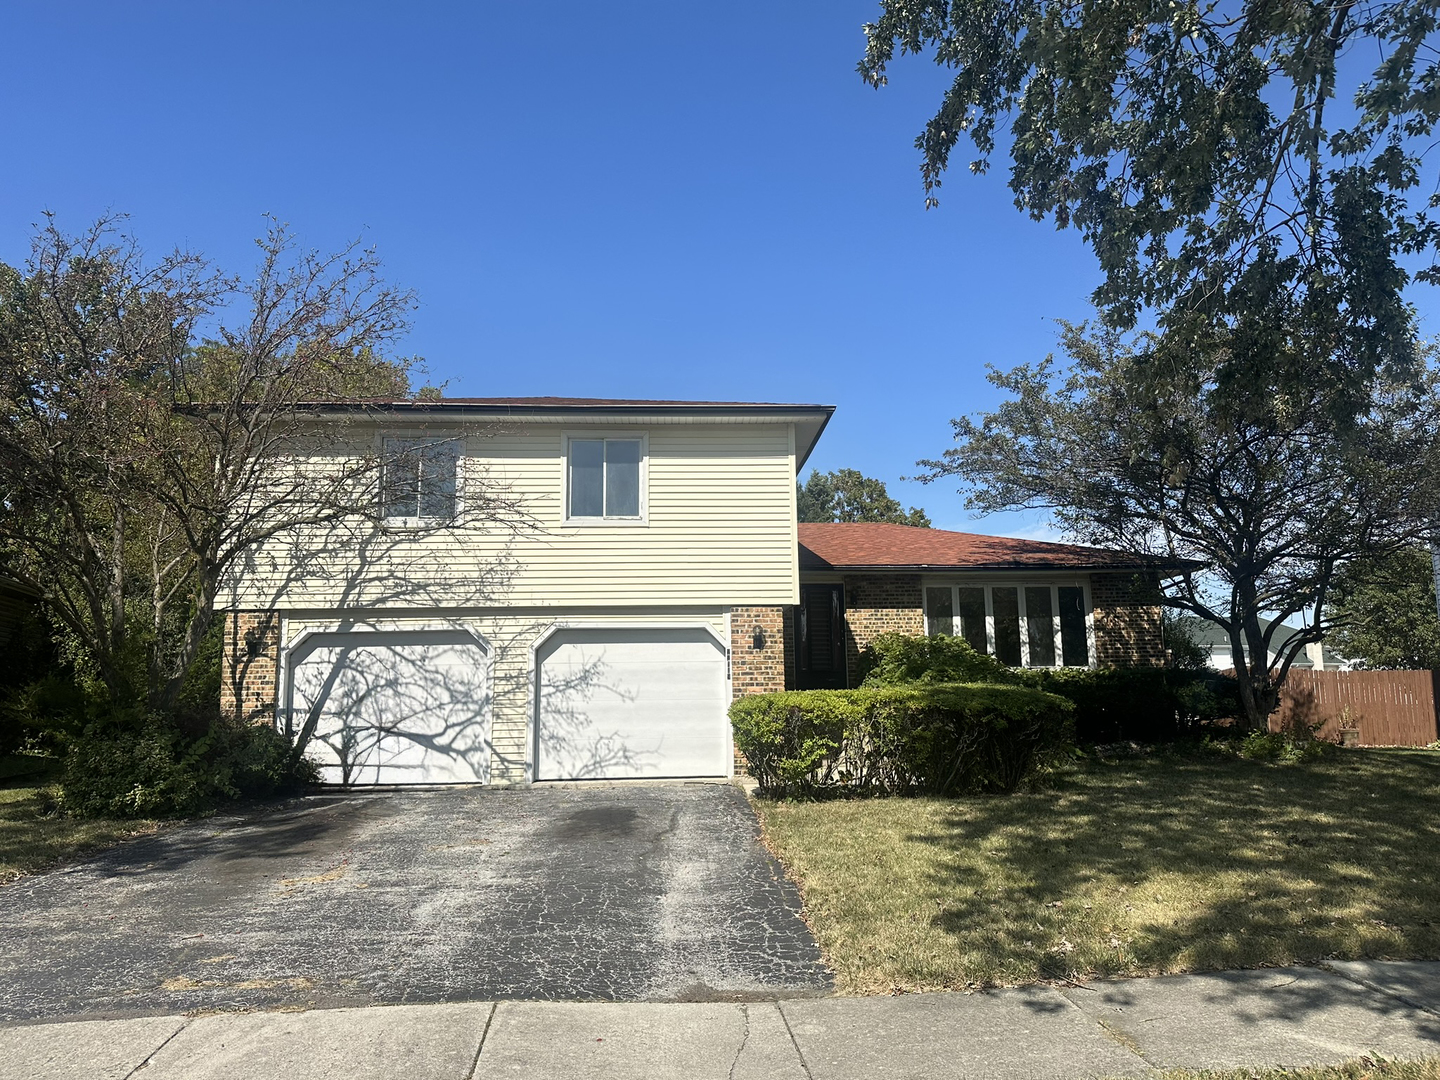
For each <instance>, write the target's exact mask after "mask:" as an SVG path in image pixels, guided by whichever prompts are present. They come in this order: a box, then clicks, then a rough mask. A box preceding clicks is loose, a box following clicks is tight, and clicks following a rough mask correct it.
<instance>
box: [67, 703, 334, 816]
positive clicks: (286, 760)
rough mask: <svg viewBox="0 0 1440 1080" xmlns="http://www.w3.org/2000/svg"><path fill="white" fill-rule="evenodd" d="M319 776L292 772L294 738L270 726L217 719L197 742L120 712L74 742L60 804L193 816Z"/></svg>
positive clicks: (111, 812) (155, 721) (97, 812)
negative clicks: (229, 801)
mask: <svg viewBox="0 0 1440 1080" xmlns="http://www.w3.org/2000/svg"><path fill="white" fill-rule="evenodd" d="M314 779H315V771H314V766H312V765H310V763H308V762H304V761H302V762H301V763H300V765H299V766H298V767H292V765H291V760H290V744H289V741H288V740H287V739H286V738H285V737H284V736H283V735H281V734H280V733H279V732H277V731H275V730H274V729H273V728H271V727H269V726H267V725H252V724H238V723H231V722H225V721H221V720H216V721H214V722H212V724H211V725H210V728H209V730H208V731H206V732H205V733H204V734H203V735H201V736H200V737H199V738H193V737H191V736H190V735H188V734H187V733H186V732H185V731H184V730H183V728H182V727H181V726H180V725H179V724H177V723H176V722H174V721H173V720H165V719H163V718H159V717H154V716H146V715H128V716H126V715H121V716H112V717H109V718H107V719H105V720H103V721H99V722H96V723H93V724H91V725H90V726H88V727H87V728H86V729H85V731H84V732H83V733H82V734H81V735H80V736H78V737H76V738H74V739H72V740H70V742H69V745H68V746H67V747H66V753H65V771H64V775H63V777H62V780H61V805H62V806H63V808H64V809H65V810H66V811H67V812H68V813H72V814H76V815H79V816H83V817H159V816H171V815H189V814H197V813H204V812H205V811H208V810H211V809H213V808H214V807H215V806H217V805H219V804H220V803H223V802H226V801H228V800H231V799H253V798H265V797H268V796H272V795H278V794H282V793H284V792H287V791H292V790H295V789H297V788H298V787H300V786H301V785H303V784H305V783H308V782H312V781H313V780H314Z"/></svg>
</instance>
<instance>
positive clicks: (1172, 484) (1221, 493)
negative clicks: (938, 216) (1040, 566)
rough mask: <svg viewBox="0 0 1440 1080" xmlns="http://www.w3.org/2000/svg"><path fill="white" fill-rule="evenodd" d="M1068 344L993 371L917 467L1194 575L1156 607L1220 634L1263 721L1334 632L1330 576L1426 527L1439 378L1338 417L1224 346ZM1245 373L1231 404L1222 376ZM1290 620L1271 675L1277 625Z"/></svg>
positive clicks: (996, 504)
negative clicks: (990, 391) (979, 406)
mask: <svg viewBox="0 0 1440 1080" xmlns="http://www.w3.org/2000/svg"><path fill="white" fill-rule="evenodd" d="M1063 344H1064V348H1065V351H1066V352H1067V353H1068V354H1069V363H1068V365H1066V366H1065V367H1064V368H1057V366H1056V365H1055V363H1054V361H1053V360H1052V359H1049V358H1047V359H1046V360H1044V361H1042V362H1041V363H1039V364H1032V365H1021V366H1019V367H1016V368H1014V369H1013V370H1011V371H1008V372H998V371H992V373H991V376H990V380H991V382H992V383H994V384H995V385H996V386H997V387H999V388H1000V389H1001V390H1003V391H1005V392H1006V393H1007V395H1008V400H1006V401H1004V402H1002V403H1001V405H1000V406H999V407H998V408H997V409H995V410H994V411H993V412H990V413H985V414H982V415H980V416H979V417H975V418H969V417H967V418H962V419H959V420H956V421H954V422H953V423H954V428H955V438H956V445H955V446H954V447H953V448H951V449H950V450H947V451H946V452H945V454H944V456H943V457H942V458H940V459H938V460H934V461H929V462H922V465H925V466H927V467H928V468H929V470H930V471H929V473H928V476H927V478H928V479H931V480H935V479H940V478H949V477H954V478H957V479H960V480H961V481H963V482H964V484H965V486H966V487H967V488H968V491H969V505H971V506H972V507H974V508H976V509H979V510H981V511H982V512H993V511H999V510H1015V509H1028V510H1045V511H1049V512H1050V513H1052V514H1053V515H1054V516H1055V518H1056V519H1057V520H1058V521H1059V523H1060V524H1061V525H1062V527H1063V528H1064V529H1065V531H1066V532H1067V533H1068V534H1070V535H1073V536H1075V537H1077V538H1079V539H1081V540H1082V541H1084V542H1087V543H1092V544H1097V545H1100V546H1103V547H1112V548H1120V549H1122V550H1126V551H1133V552H1141V553H1146V554H1151V555H1158V556H1165V557H1172V558H1184V559H1193V560H1198V561H1200V562H1201V563H1203V564H1205V565H1206V566H1207V567H1208V568H1209V569H1208V570H1207V571H1205V572H1202V573H1190V574H1185V575H1181V576H1178V577H1177V579H1176V580H1175V581H1173V582H1172V584H1171V588H1170V589H1169V591H1168V595H1167V599H1166V603H1167V604H1169V605H1170V606H1171V607H1172V608H1175V609H1178V610H1180V611H1184V612H1188V613H1190V614H1192V615H1197V616H1199V617H1201V618H1203V619H1206V620H1208V621H1210V622H1212V623H1214V624H1216V625H1217V626H1219V627H1221V628H1222V629H1223V630H1224V631H1225V633H1226V636H1227V637H1228V638H1229V639H1230V642H1231V649H1232V653H1233V656H1234V657H1235V663H1236V672H1237V677H1238V679H1239V682H1240V691H1241V698H1242V700H1243V702H1244V704H1245V707H1246V711H1247V715H1248V717H1249V719H1250V722H1251V723H1252V724H1254V725H1256V726H1259V725H1260V724H1262V723H1263V721H1264V719H1265V717H1267V716H1268V715H1269V714H1270V712H1271V711H1272V710H1273V709H1274V707H1275V705H1276V703H1277V700H1278V688H1279V685H1280V684H1281V683H1282V682H1283V681H1284V679H1285V675H1286V672H1287V671H1288V670H1289V667H1290V664H1291V662H1292V661H1293V660H1294V659H1295V658H1296V657H1297V656H1298V655H1299V654H1300V652H1301V651H1302V650H1303V648H1304V646H1305V645H1306V644H1308V643H1310V642H1313V641H1318V640H1321V638H1323V636H1324V635H1325V634H1326V633H1327V632H1328V631H1329V630H1330V629H1331V628H1332V626H1333V625H1334V620H1333V618H1332V611H1331V607H1330V601H1331V594H1332V591H1333V589H1334V586H1335V582H1336V577H1337V574H1338V573H1339V571H1340V570H1341V569H1342V568H1343V567H1344V566H1346V565H1347V564H1348V563H1349V562H1351V561H1352V560H1354V559H1356V558H1358V557H1361V556H1373V555H1375V554H1377V553H1384V552H1388V551H1393V550H1397V549H1399V548H1402V547H1404V546H1405V545H1407V544H1410V543H1413V541H1414V538H1415V537H1416V536H1417V535H1419V534H1420V533H1421V532H1423V524H1422V523H1423V521H1424V520H1425V516H1426V511H1427V510H1428V508H1429V507H1431V506H1433V505H1435V500H1436V499H1437V497H1440V493H1437V490H1436V485H1437V479H1440V452H1437V441H1436V432H1437V429H1440V407H1437V399H1436V395H1435V383H1436V372H1435V371H1434V370H1433V369H1427V370H1426V377H1425V378H1423V379H1418V380H1407V381H1404V382H1395V383H1392V382H1377V383H1375V384H1373V387H1372V393H1371V397H1370V401H1369V404H1368V407H1367V408H1366V410H1365V411H1364V413H1363V414H1362V415H1361V416H1360V417H1359V418H1358V420H1356V421H1354V422H1351V423H1345V424H1341V423H1339V422H1337V421H1336V420H1335V418H1333V417H1332V416H1331V415H1330V414H1329V412H1327V411H1326V410H1325V409H1322V408H1317V407H1316V405H1315V400H1314V398H1315V396H1316V394H1317V393H1318V392H1317V391H1314V390H1312V389H1311V388H1310V387H1309V386H1307V385H1306V384H1304V383H1301V384H1298V385H1292V384H1291V383H1290V382H1289V381H1287V379H1286V377H1285V372H1284V367H1283V365H1278V366H1276V365H1271V366H1267V365H1266V364H1265V363H1263V357H1260V356H1257V355H1256V354H1253V353H1247V354H1244V356H1243V357H1241V358H1237V357H1235V356H1233V355H1231V353H1230V352H1229V350H1228V348H1227V340H1226V339H1225V338H1221V337H1217V338H1215V339H1213V340H1212V341H1211V342H1209V344H1208V346H1207V347H1206V348H1204V349H1196V348H1193V347H1191V346H1190V345H1188V344H1187V345H1186V346H1185V347H1177V346H1175V345H1174V344H1173V342H1172V341H1171V340H1170V339H1168V338H1165V337H1159V336H1154V335H1142V336H1140V337H1139V338H1138V340H1136V341H1133V342H1129V343H1127V342H1124V341H1122V340H1120V339H1118V338H1117V337H1116V335H1114V334H1113V333H1109V332H1101V333H1088V332H1086V330H1085V329H1084V328H1083V327H1076V326H1067V327H1066V328H1065V330H1064V335H1063ZM1240 362H1244V363H1245V365H1246V370H1247V371H1248V373H1249V380H1248V384H1247V385H1248V389H1247V392H1246V393H1245V394H1243V395H1241V394H1237V393H1235V392H1234V390H1233V388H1232V387H1229V386H1227V385H1226V384H1225V383H1223V382H1222V381H1219V380H1217V378H1216V372H1217V371H1218V370H1220V369H1222V368H1226V367H1229V366H1231V365H1233V364H1236V363H1240ZM1302 611H1304V612H1309V614H1310V618H1309V620H1308V623H1307V627H1306V629H1305V630H1304V631H1302V632H1301V633H1298V634H1295V635H1293V636H1292V637H1291V638H1290V639H1289V640H1288V641H1287V642H1285V643H1284V644H1283V645H1282V646H1280V647H1278V649H1275V650H1274V651H1277V652H1278V654H1279V659H1278V662H1277V663H1276V665H1275V666H1274V668H1273V669H1272V667H1271V665H1270V663H1269V654H1270V652H1271V651H1272V646H1274V645H1275V644H1276V643H1275V642H1274V640H1273V638H1274V635H1275V633H1276V632H1277V629H1278V628H1280V626H1281V623H1282V622H1283V621H1284V620H1285V619H1286V618H1287V617H1289V616H1292V615H1296V614H1298V613H1300V612H1302ZM1270 620H1273V621H1270Z"/></svg>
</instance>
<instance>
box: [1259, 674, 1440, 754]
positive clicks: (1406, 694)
mask: <svg viewBox="0 0 1440 1080" xmlns="http://www.w3.org/2000/svg"><path fill="white" fill-rule="evenodd" d="M1437 699H1440V672H1437V671H1294V670H1292V671H1291V672H1290V674H1289V675H1287V676H1286V677H1285V686H1284V688H1283V690H1282V691H1281V694H1280V708H1279V710H1277V711H1276V713H1275V714H1274V715H1273V716H1271V717H1270V730H1271V731H1283V730H1285V729H1286V728H1288V727H1291V726H1292V725H1299V724H1303V725H1306V726H1310V725H1314V724H1318V725H1319V730H1318V731H1317V734H1318V735H1319V737H1320V738H1322V739H1329V740H1331V741H1332V742H1345V743H1358V744H1359V745H1361V746H1428V745H1429V744H1430V743H1432V742H1434V741H1435V740H1436V739H1437V738H1440V732H1437V730H1436V729H1437V719H1436V704H1437Z"/></svg>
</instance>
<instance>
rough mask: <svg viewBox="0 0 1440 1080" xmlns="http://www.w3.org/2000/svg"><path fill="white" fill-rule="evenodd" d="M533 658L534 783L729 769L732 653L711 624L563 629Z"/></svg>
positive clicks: (717, 772)
mask: <svg viewBox="0 0 1440 1080" xmlns="http://www.w3.org/2000/svg"><path fill="white" fill-rule="evenodd" d="M536 659H537V672H538V682H539V694H538V697H539V703H540V704H539V709H538V710H537V712H538V715H537V718H536V739H535V743H536V746H535V758H536V760H535V777H536V779H538V780H602V779H603V780H627V779H635V778H639V777H649V776H654V777H661V776H724V775H726V773H727V772H728V757H729V746H730V741H729V728H728V720H727V719H726V716H725V652H724V650H723V649H722V648H721V647H720V644H719V642H717V641H716V640H715V639H714V638H713V637H712V636H711V635H710V634H708V633H706V632H705V631H704V630H698V629H696V630H688V629H675V630H654V629H639V628H636V629H613V630H612V629H605V630H562V631H559V632H558V633H556V634H555V635H554V636H552V637H551V638H550V639H549V640H547V641H546V642H545V643H544V644H543V645H542V646H541V647H540V649H539V652H538V656H537V658H536Z"/></svg>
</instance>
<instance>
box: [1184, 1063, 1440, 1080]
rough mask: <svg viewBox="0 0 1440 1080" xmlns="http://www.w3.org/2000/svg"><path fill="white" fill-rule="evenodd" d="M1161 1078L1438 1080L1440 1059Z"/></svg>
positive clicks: (1189, 1079)
mask: <svg viewBox="0 0 1440 1080" xmlns="http://www.w3.org/2000/svg"><path fill="white" fill-rule="evenodd" d="M1160 1080H1440V1058H1425V1059H1424V1060H1422V1061H1383V1060H1377V1059H1374V1058H1360V1059H1358V1060H1356V1061H1347V1062H1345V1063H1344V1064H1341V1065H1315V1066H1309V1067H1306V1068H1300V1069H1226V1070H1225V1071H1223V1072H1194V1071H1191V1070H1189V1069H1169V1070H1166V1071H1165V1072H1163V1073H1161V1074H1160Z"/></svg>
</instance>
